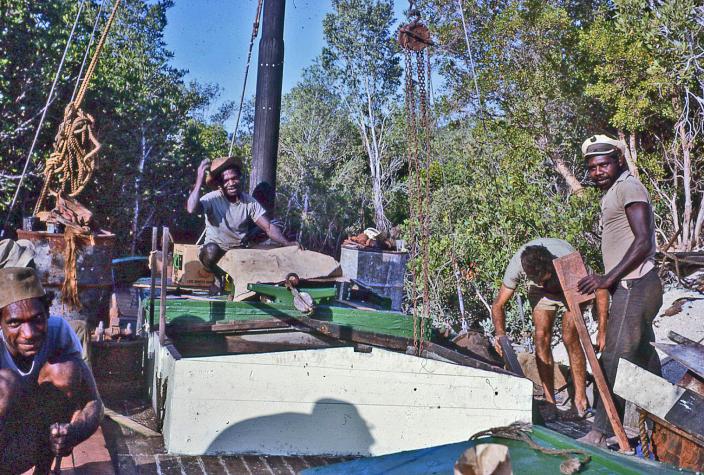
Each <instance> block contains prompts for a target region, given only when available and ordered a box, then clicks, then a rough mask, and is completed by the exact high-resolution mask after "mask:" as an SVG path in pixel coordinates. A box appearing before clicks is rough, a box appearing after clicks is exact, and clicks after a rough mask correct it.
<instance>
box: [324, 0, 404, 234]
mask: <svg viewBox="0 0 704 475" xmlns="http://www.w3.org/2000/svg"><path fill="white" fill-rule="evenodd" d="M332 6H333V12H332V13H329V14H327V15H326V16H325V18H324V19H323V34H324V37H325V41H326V46H325V47H324V48H323V52H322V55H321V59H322V66H323V69H324V70H325V72H326V73H327V74H328V76H329V78H330V79H332V81H331V85H332V86H333V88H334V90H335V93H336V94H337V95H338V96H339V98H340V100H341V101H342V103H343V105H344V107H345V108H346V109H347V113H348V116H349V119H350V121H351V122H352V123H353V124H354V126H355V127H356V128H357V132H358V134H359V137H360V140H361V142H362V146H363V150H364V152H365V154H366V155H367V159H368V162H369V174H370V177H371V198H372V204H373V207H374V224H375V227H376V228H377V229H379V230H381V231H386V230H388V228H389V227H390V224H391V223H390V222H389V219H388V217H387V216H386V212H385V209H384V208H385V205H386V203H387V201H388V198H389V196H388V194H387V191H389V188H394V187H395V184H396V173H397V172H398V170H399V169H400V167H401V165H402V162H403V158H402V157H401V156H399V155H396V154H393V153H390V151H389V146H388V143H387V135H388V134H389V128H390V127H392V126H393V124H394V122H393V121H392V120H390V115H391V114H393V111H394V109H397V107H395V105H396V103H397V102H398V98H399V94H398V87H399V80H400V77H401V68H400V66H399V56H398V54H397V53H398V48H397V46H396V42H395V41H394V39H393V38H392V36H391V31H390V29H391V25H392V24H393V21H394V19H393V2H392V1H391V0H334V1H333V2H332Z"/></svg>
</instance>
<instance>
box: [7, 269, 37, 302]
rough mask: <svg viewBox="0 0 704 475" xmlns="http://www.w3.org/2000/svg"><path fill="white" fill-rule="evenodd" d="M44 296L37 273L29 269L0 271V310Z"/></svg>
mask: <svg viewBox="0 0 704 475" xmlns="http://www.w3.org/2000/svg"><path fill="white" fill-rule="evenodd" d="M44 295H46V294H45V293H44V288H43V287H42V284H41V283H40V282H39V276H38V275H37V271H35V270H34V269H32V268H31V267H6V268H4V269H0V309H2V308H5V307H7V306H8V305H10V304H12V303H15V302H19V301H20V300H27V299H33V298H41V297H44Z"/></svg>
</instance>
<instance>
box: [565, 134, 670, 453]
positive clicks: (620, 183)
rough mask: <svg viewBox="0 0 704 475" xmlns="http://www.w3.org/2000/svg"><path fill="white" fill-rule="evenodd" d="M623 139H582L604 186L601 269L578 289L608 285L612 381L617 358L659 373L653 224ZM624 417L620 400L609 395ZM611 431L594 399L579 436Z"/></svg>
mask: <svg viewBox="0 0 704 475" xmlns="http://www.w3.org/2000/svg"><path fill="white" fill-rule="evenodd" d="M625 148H626V145H625V144H624V143H623V142H621V141H619V140H614V139H612V138H610V137H608V136H606V135H594V136H592V137H590V138H588V139H587V140H586V141H585V142H584V143H583V144H582V154H583V155H584V158H585V159H586V160H587V168H588V170H589V176H590V177H591V179H592V180H593V181H594V183H595V184H596V186H597V188H599V189H600V190H601V191H603V192H604V195H603V197H602V199H601V231H602V236H601V252H602V257H603V261H604V274H603V275H599V274H591V275H589V276H587V277H585V278H583V279H582V280H581V281H580V282H579V284H578V287H579V290H580V291H581V292H583V293H589V292H594V291H596V290H597V289H609V290H610V292H611V298H612V300H611V307H610V309H609V317H608V322H607V325H606V345H605V347H604V349H603V351H602V353H601V360H600V361H601V366H602V368H603V370H604V376H605V377H606V381H607V383H608V384H609V387H613V384H614V381H615V379H616V371H617V369H618V361H619V359H620V358H624V359H626V360H628V361H630V362H632V363H634V364H637V365H638V366H640V367H642V368H646V369H648V370H649V371H651V372H653V373H656V374H660V360H659V359H658V356H657V354H656V353H655V350H654V349H653V347H652V346H651V345H650V343H651V342H653V341H654V340H655V335H654V333H653V327H652V323H653V319H654V318H655V316H656V314H657V312H658V309H659V308H660V306H661V305H662V283H661V282H660V278H659V277H658V274H657V270H656V269H655V224H654V218H653V208H652V205H651V202H650V197H649V195H648V191H647V190H646V189H645V187H644V186H643V184H642V183H641V182H640V181H638V179H637V178H636V177H635V176H633V175H632V174H631V173H630V172H629V171H628V167H627V166H626V164H625V160H624V151H625ZM614 402H615V404H616V408H617V410H618V412H619V415H620V416H621V418H623V410H624V401H623V399H621V398H620V397H618V396H615V395H614ZM611 434H613V432H612V430H611V425H610V423H609V420H608V417H607V415H606V411H605V410H604V406H603V404H600V403H598V402H597V404H596V414H595V417H594V424H593V426H592V430H591V432H589V433H588V434H587V435H586V436H584V437H583V438H582V439H580V440H582V441H583V442H589V443H593V444H597V445H604V444H605V442H606V438H607V437H608V436H609V435H611Z"/></svg>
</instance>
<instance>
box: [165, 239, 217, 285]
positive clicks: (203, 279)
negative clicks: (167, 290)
mask: <svg viewBox="0 0 704 475" xmlns="http://www.w3.org/2000/svg"><path fill="white" fill-rule="evenodd" d="M199 249H200V246H198V245H196V244H175V243H174V259H173V282H174V284H177V285H182V286H184V287H209V286H210V284H212V283H213V281H214V280H215V276H214V275H213V274H212V273H210V272H208V271H207V270H206V269H205V267H203V264H201V263H200V261H199V260H198V252H199Z"/></svg>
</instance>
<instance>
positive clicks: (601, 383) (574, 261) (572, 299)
mask: <svg viewBox="0 0 704 475" xmlns="http://www.w3.org/2000/svg"><path fill="white" fill-rule="evenodd" d="M552 262H553V264H554V266H555V271H556V272H557V277H558V279H560V285H561V286H562V290H563V292H564V294H565V300H566V301H567V307H568V308H569V311H570V314H571V315H572V319H573V320H574V323H575V326H576V327H577V334H578V335H579V341H580V343H581V344H582V349H584V353H585V354H586V355H587V360H588V361H589V366H591V368H592V373H593V374H594V381H595V382H596V387H597V389H598V390H599V395H600V396H601V403H602V404H603V405H604V409H605V410H606V415H607V416H608V417H609V422H611V428H612V429H613V431H614V434H615V435H616V439H618V446H619V448H620V449H621V451H622V452H630V451H631V445H630V443H629V442H628V436H626V431H625V430H623V424H621V418H620V417H619V415H618V412H617V411H616V405H615V404H614V400H613V398H612V397H611V392H610V391H609V386H608V384H607V383H606V378H605V377H604V373H603V371H602V370H601V366H600V365H599V360H598V359H597V357H596V352H595V351H594V347H593V346H592V339H591V337H590V336H589V331H588V330H587V325H586V324H585V323H584V317H583V316H582V309H581V308H580V304H581V303H583V302H587V301H589V300H591V299H593V298H594V294H582V293H580V292H579V290H578V288H577V283H578V282H579V281H580V280H581V279H582V278H583V277H586V275H587V268H586V267H585V266H584V261H582V256H581V255H580V254H579V252H573V253H571V254H567V255H566V256H563V257H558V258H557V259H555V260H553V261H552Z"/></svg>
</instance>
